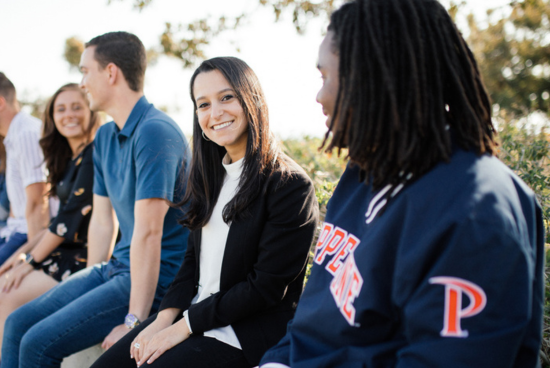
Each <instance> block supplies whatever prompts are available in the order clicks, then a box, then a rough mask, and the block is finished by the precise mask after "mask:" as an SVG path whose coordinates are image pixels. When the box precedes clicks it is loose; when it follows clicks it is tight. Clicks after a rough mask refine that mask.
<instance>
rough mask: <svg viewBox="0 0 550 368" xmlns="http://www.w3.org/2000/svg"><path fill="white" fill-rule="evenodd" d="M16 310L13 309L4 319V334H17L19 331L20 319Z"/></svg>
mask: <svg viewBox="0 0 550 368" xmlns="http://www.w3.org/2000/svg"><path fill="white" fill-rule="evenodd" d="M18 311H19V310H16V311H14V312H13V313H11V314H10V315H9V316H8V318H7V319H6V323H4V335H5V336H10V337H11V336H17V335H19V333H20V332H21V326H22V324H21V323H19V322H18V321H19V319H20V316H19V313H17V312H18Z"/></svg>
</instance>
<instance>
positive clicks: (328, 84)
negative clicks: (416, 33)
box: [317, 31, 340, 129]
mask: <svg viewBox="0 0 550 368" xmlns="http://www.w3.org/2000/svg"><path fill="white" fill-rule="evenodd" d="M333 37H334V32H332V31H329V32H327V34H326V36H325V38H324V39H323V42H321V46H319V61H318V65H317V68H319V71H320V72H321V77H322V79H323V86H322V87H321V89H320V90H319V92H318V93H317V102H319V103H320V104H321V105H322V106H323V114H325V115H326V117H327V121H326V125H327V128H329V127H330V124H331V121H332V119H333V118H334V107H335V106H336V98H337V97H338V89H339V88H340V79H339V78H340V76H339V72H338V68H339V66H340V58H339V56H338V55H337V54H335V53H334V46H333V42H334V41H333ZM333 129H334V127H333Z"/></svg>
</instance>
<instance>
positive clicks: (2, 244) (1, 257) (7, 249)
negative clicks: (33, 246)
mask: <svg viewBox="0 0 550 368" xmlns="http://www.w3.org/2000/svg"><path fill="white" fill-rule="evenodd" d="M26 242H27V234H21V233H13V234H12V235H11V236H10V239H9V240H6V238H0V266H1V265H2V264H4V262H6V261H7V260H8V258H10V257H11V255H12V254H13V253H14V252H15V251H16V250H17V249H19V247H20V246H22V245H23V244H25V243H26Z"/></svg>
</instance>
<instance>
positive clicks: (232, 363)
mask: <svg viewBox="0 0 550 368" xmlns="http://www.w3.org/2000/svg"><path fill="white" fill-rule="evenodd" d="M156 317H157V315H156V314H155V315H153V316H151V317H149V318H148V319H147V320H145V321H144V322H143V323H142V324H140V325H139V326H137V327H136V328H134V329H133V330H132V331H131V332H130V333H128V334H127V335H126V336H124V337H123V338H122V339H120V340H119V342H117V343H116V344H115V345H113V346H112V347H111V348H110V349H109V350H107V351H106V352H105V353H104V354H103V355H102V356H101V357H99V359H98V360H97V361H96V362H95V363H94V364H93V365H92V366H91V367H90V368H134V367H135V366H136V361H135V360H134V359H130V344H131V343H132V342H133V341H134V339H135V338H136V336H137V335H138V334H139V333H140V332H141V331H142V330H143V329H144V328H145V327H147V326H148V325H149V324H151V323H152V322H153V321H154V320H155V318H156ZM143 348H144V347H143ZM182 362H185V366H188V367H193V368H211V367H224V368H247V367H251V365H250V364H249V363H248V362H247V361H246V359H245V358H244V355H243V352H242V350H241V349H237V348H234V347H232V346H230V345H228V344H226V343H223V342H220V341H218V340H216V339H214V338H212V337H205V336H202V335H191V336H190V337H189V338H188V339H187V340H185V341H184V342H182V343H180V344H178V345H176V346H174V347H173V348H172V349H170V350H168V351H166V352H164V354H162V355H161V356H160V357H159V358H158V359H157V360H155V361H154V362H153V363H152V364H147V363H144V364H143V365H141V367H151V368H171V367H174V368H176V367H180V366H182Z"/></svg>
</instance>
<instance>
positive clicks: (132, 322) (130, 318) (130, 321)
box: [124, 314, 139, 328]
mask: <svg viewBox="0 0 550 368" xmlns="http://www.w3.org/2000/svg"><path fill="white" fill-rule="evenodd" d="M124 324H125V325H126V327H128V328H134V327H135V326H136V325H137V324H139V320H138V319H137V317H136V316H134V315H133V314H127V315H126V318H125V319H124Z"/></svg>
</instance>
